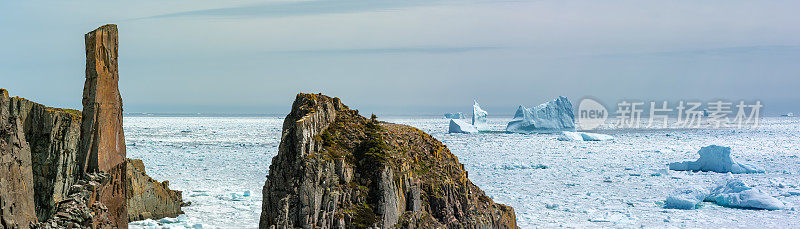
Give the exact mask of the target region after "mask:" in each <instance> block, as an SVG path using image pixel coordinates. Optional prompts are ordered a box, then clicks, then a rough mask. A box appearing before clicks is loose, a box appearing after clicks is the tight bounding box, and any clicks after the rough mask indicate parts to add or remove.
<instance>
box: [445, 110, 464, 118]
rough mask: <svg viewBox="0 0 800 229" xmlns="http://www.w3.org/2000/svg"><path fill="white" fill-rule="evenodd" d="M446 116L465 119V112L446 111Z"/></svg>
mask: <svg viewBox="0 0 800 229" xmlns="http://www.w3.org/2000/svg"><path fill="white" fill-rule="evenodd" d="M444 117H445V118H449V119H463V118H464V113H461V112H456V113H445V114H444Z"/></svg>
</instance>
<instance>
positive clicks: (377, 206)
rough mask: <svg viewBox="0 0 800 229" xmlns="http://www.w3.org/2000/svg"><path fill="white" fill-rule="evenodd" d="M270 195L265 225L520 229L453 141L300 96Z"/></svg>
mask: <svg viewBox="0 0 800 229" xmlns="http://www.w3.org/2000/svg"><path fill="white" fill-rule="evenodd" d="M281 136H282V137H281V143H280V146H279V149H278V155H277V156H275V157H274V158H273V159H272V164H271V165H270V168H269V175H268V176H267V181H266V182H265V184H264V189H263V196H264V197H263V209H262V212H261V220H260V224H259V227H260V228H517V224H516V222H517V221H516V216H515V214H514V209H512V208H511V207H509V206H506V205H502V204H498V203H495V202H494V201H492V199H491V198H489V197H488V196H486V195H485V194H484V193H483V191H481V190H480V188H478V186H476V185H474V184H473V183H472V182H471V181H470V180H469V179H468V177H467V172H466V171H465V170H464V165H463V164H461V163H459V162H458V158H456V156H455V155H453V154H452V153H451V152H450V150H448V149H447V147H445V145H444V144H442V143H441V142H439V141H437V140H436V139H434V138H433V137H432V136H430V135H428V134H426V133H425V132H423V131H421V130H419V129H417V128H414V127H410V126H406V125H399V124H393V123H387V122H381V121H378V120H377V119H376V117H375V116H374V115H373V116H372V118H369V119H368V118H365V117H363V116H361V115H359V113H358V110H351V109H350V108H348V107H347V106H346V105H344V104H342V102H341V101H340V100H339V98H331V97H328V96H325V95H322V94H298V95H297V97H296V98H295V101H294V104H293V105H292V111H291V112H290V113H289V115H287V116H286V119H285V120H284V122H283V133H282V135H281Z"/></svg>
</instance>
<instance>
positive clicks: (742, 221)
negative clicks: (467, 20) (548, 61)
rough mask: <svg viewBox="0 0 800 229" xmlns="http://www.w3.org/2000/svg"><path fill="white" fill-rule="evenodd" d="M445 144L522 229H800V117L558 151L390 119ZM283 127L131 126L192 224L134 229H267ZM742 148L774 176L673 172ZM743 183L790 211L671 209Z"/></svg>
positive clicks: (142, 154) (134, 120)
mask: <svg viewBox="0 0 800 229" xmlns="http://www.w3.org/2000/svg"><path fill="white" fill-rule="evenodd" d="M379 119H381V120H383V121H388V122H393V123H400V124H407V125H411V126H414V127H417V128H420V129H422V130H423V131H425V132H427V133H429V134H431V135H433V136H434V137H436V138H437V139H439V140H440V141H442V142H444V143H445V144H446V145H447V147H448V148H449V149H450V150H451V151H452V152H453V153H454V154H455V155H456V156H458V158H459V161H460V162H461V163H463V164H464V165H465V168H466V170H467V171H468V172H469V178H470V179H471V180H472V181H473V182H474V183H475V184H476V185H478V186H479V187H480V188H481V189H482V190H483V191H485V192H486V194H487V195H489V196H491V197H492V198H493V199H494V200H495V201H496V202H499V203H503V204H507V205H510V206H512V207H514V210H515V211H516V214H517V220H518V223H519V226H520V227H522V228H540V227H544V228H551V227H579V228H582V227H615V228H633V227H637V228H638V227H657V228H663V227H689V228H697V227H700V228H703V227H725V228H744V227H750V228H752V227H766V228H800V158H798V156H800V118H796V117H794V118H789V117H769V118H763V120H762V123H761V126H760V127H759V128H757V129H649V130H615V129H604V130H599V131H596V132H598V133H603V134H609V135H612V136H614V138H615V139H614V140H611V141H601V142H585V141H558V140H556V139H557V138H558V134H528V135H525V134H507V133H504V132H503V131H502V130H504V129H505V124H506V123H507V122H508V121H510V118H506V119H501V118H492V117H490V118H489V125H490V127H491V129H492V130H496V131H495V132H490V133H478V134H448V133H447V128H448V120H447V119H445V118H440V117H438V116H437V117H433V116H427V117H383V118H380V117H379ZM282 122H283V117H277V116H276V117H149V116H144V117H138V116H137V117H133V116H126V117H125V119H124V127H125V137H126V141H127V147H128V148H127V152H128V157H130V158H137V159H142V160H143V161H144V163H145V166H146V168H147V174H149V175H150V176H151V177H153V178H154V179H157V180H159V181H163V180H169V182H170V188H172V189H177V190H181V191H183V197H184V200H185V201H190V202H191V203H192V204H191V206H189V207H185V208H183V210H184V211H185V212H186V214H184V215H182V216H180V217H178V218H167V219H161V220H157V221H153V220H147V221H139V222H134V223H132V224H131V228H143V227H144V228H162V227H167V228H184V227H186V228H192V227H194V228H200V227H201V228H256V227H258V218H259V214H260V211H261V188H262V186H263V185H264V180H265V179H266V175H267V172H268V171H267V170H268V168H269V165H270V162H271V160H272V157H273V156H275V155H276V154H277V151H278V144H279V143H280V134H281V125H282ZM712 144H716V145H723V146H728V147H731V148H732V155H733V157H734V158H735V159H736V160H737V161H738V162H742V163H747V164H750V165H754V166H757V167H759V168H761V169H763V170H765V173H754V174H724V173H714V172H686V171H669V170H667V168H668V167H667V164H668V163H671V162H680V161H687V160H696V159H697V158H698V157H699V155H698V154H697V151H698V150H699V149H700V148H701V147H703V146H708V145H712ZM728 176H733V177H736V178H739V179H741V180H743V181H745V182H746V183H747V184H749V185H751V186H753V187H757V188H758V189H761V190H762V191H764V192H766V193H767V194H769V195H771V196H774V197H775V198H777V199H778V200H780V201H781V202H783V204H785V205H786V206H787V207H786V208H785V209H783V210H775V211H767V210H752V209H738V208H728V207H722V206H719V205H716V204H714V203H710V202H705V203H702V204H701V206H700V207H699V208H698V209H695V210H676V209H665V208H664V202H665V199H666V197H667V196H668V195H669V194H670V193H671V192H672V191H673V190H675V189H676V188H679V187H685V186H690V185H702V186H710V185H712V184H715V183H719V182H721V181H723V180H724V179H726V178H727V177H728Z"/></svg>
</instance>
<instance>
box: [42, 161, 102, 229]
mask: <svg viewBox="0 0 800 229" xmlns="http://www.w3.org/2000/svg"><path fill="white" fill-rule="evenodd" d="M108 178H109V177H108V174H106V173H104V172H99V173H91V174H85V175H84V176H83V178H82V179H81V180H77V181H76V182H75V184H74V185H72V186H71V187H70V191H69V196H67V197H66V198H64V200H62V201H59V202H58V205H57V206H56V209H55V211H54V212H55V213H54V214H53V216H51V217H50V218H49V219H48V220H47V221H44V222H40V223H37V224H34V225H31V228H47V229H50V228H114V227H115V226H114V224H113V222H111V219H110V217H109V214H108V208H106V206H105V205H103V203H101V202H100V201H99V198H100V196H99V195H100V193H103V189H105V188H108V187H109V186H108V181H109V179H108Z"/></svg>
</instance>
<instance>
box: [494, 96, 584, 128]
mask: <svg viewBox="0 0 800 229" xmlns="http://www.w3.org/2000/svg"><path fill="white" fill-rule="evenodd" d="M572 129H575V114H574V113H573V111H572V103H570V102H569V100H568V99H567V98H566V97H563V96H559V97H558V98H557V99H555V100H553V101H550V102H547V103H543V104H541V105H539V106H535V107H532V108H527V107H525V106H522V105H520V106H519V108H517V112H516V113H515V114H514V119H512V120H511V122H509V123H508V126H506V131H507V132H511V133H534V132H538V131H553V130H572Z"/></svg>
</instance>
